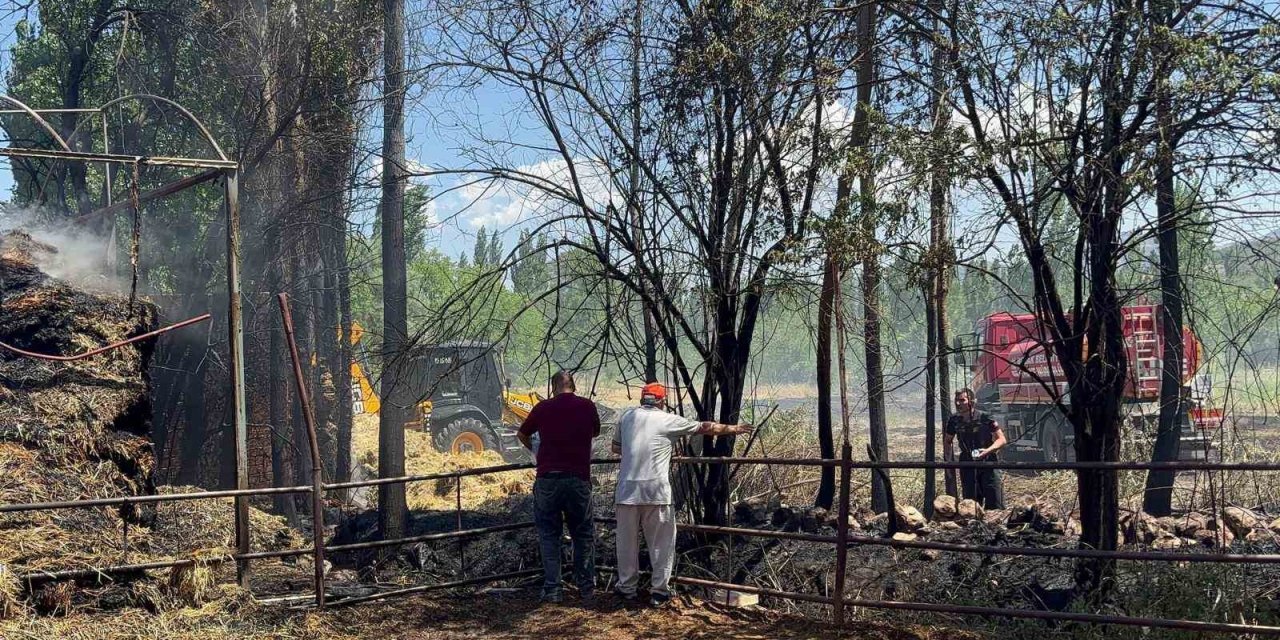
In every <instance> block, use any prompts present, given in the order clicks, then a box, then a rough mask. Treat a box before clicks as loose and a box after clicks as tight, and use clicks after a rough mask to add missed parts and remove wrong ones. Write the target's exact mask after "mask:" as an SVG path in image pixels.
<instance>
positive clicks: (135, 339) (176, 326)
mask: <svg viewBox="0 0 1280 640" xmlns="http://www.w3.org/2000/svg"><path fill="white" fill-rule="evenodd" d="M209 318H210V314H208V313H206V314H204V315H201V316H196V317H194V318H191V319H190V320H183V321H182V322H179V323H177V324H171V325H169V326H167V327H162V328H160V329H156V330H155V331H151V332H148V333H144V334H142V335H140V336H134V337H132V338H129V339H127V340H121V341H119V342H113V343H111V344H109V345H107V346H105V347H99V348H97V349H94V350H92V351H86V352H84V353H81V354H79V355H74V356H52V355H49V354H47V353H35V352H34V351H27V350H25V349H19V348H17V347H15V346H13V345H8V344H5V343H3V342H0V348H3V349H5V350H6V351H11V352H13V353H16V354H18V355H20V356H26V357H28V358H36V359H39V360H52V361H53V362H74V361H76V360H83V359H85V358H89V357H92V356H96V355H98V354H100V353H104V352H107V351H110V350H112V349H115V348H117V347H123V346H125V345H127V344H133V343H134V342H138V341H140V340H146V339H147V338H153V337H155V336H158V335H160V334H162V333H165V332H167V331H173V330H174V329H181V328H182V327H185V326H187V325H192V324H195V323H197V322H204V321H205V320H208V319H209Z"/></svg>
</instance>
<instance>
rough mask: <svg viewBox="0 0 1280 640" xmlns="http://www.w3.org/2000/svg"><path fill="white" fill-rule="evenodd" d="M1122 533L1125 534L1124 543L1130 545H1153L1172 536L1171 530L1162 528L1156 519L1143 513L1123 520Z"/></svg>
mask: <svg viewBox="0 0 1280 640" xmlns="http://www.w3.org/2000/svg"><path fill="white" fill-rule="evenodd" d="M1120 532H1121V534H1123V535H1122V537H1123V539H1124V542H1126V543H1128V544H1151V543H1153V542H1155V541H1156V540H1158V539H1160V538H1164V537H1168V536H1169V535H1172V534H1171V532H1170V530H1168V529H1165V528H1163V527H1161V526H1160V523H1159V521H1158V520H1157V519H1156V518H1154V517H1152V516H1151V514H1149V513H1146V512H1143V511H1139V512H1137V513H1131V514H1129V515H1127V516H1125V517H1124V518H1122V519H1121V520H1120Z"/></svg>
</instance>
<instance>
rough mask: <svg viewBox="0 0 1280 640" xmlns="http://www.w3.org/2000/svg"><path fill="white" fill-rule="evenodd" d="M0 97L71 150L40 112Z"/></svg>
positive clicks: (62, 145)
mask: <svg viewBox="0 0 1280 640" xmlns="http://www.w3.org/2000/svg"><path fill="white" fill-rule="evenodd" d="M0 99H3V100H5V101H7V102H9V103H10V104H12V105H13V106H15V107H17V108H18V109H21V110H22V111H23V112H24V113H26V114H27V115H29V116H31V119H32V120H35V121H36V124H38V125H40V128H41V129H44V130H45V132H46V133H48V134H49V135H50V136H53V140H54V142H57V143H58V146H61V147H62V150H63V151H71V147H69V146H67V141H66V140H63V139H62V136H60V135H58V132H57V131H55V130H54V128H53V126H52V125H50V124H49V121H48V120H45V119H44V118H42V117H40V114H38V113H36V112H35V110H34V109H32V108H31V107H28V106H27V105H25V104H23V102H22V101H21V100H19V99H17V98H15V97H13V96H11V95H8V94H0ZM225 159H226V158H225V157H224V158H223V160H225Z"/></svg>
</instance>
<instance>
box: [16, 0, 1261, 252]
mask: <svg viewBox="0 0 1280 640" xmlns="http://www.w3.org/2000/svg"><path fill="white" fill-rule="evenodd" d="M3 6H5V5H0V7H3ZM22 15H23V14H22V13H19V12H11V11H5V10H0V85H3V82H4V77H3V74H4V73H5V72H7V69H8V66H9V60H10V48H11V47H12V45H13V43H14V40H15V33H14V32H15V26H16V24H17V21H18V20H19V19H20V18H21V17H22ZM429 35H430V34H423V33H421V32H419V33H411V35H410V37H411V38H414V37H417V38H422V37H429ZM524 104H525V96H524V95H523V94H521V93H517V92H513V91H512V90H510V89H506V88H501V87H495V86H493V85H491V84H481V85H477V86H473V87H468V88H467V89H466V90H457V91H448V90H444V89H428V90H424V89H423V88H421V87H414V88H412V89H411V93H410V95H409V99H408V101H407V104H406V157H407V159H408V165H409V167H410V169H411V170H414V171H428V170H438V169H447V168H454V167H458V166H462V165H465V164H467V158H466V157H465V155H464V150H465V149H467V148H469V147H472V148H473V147H475V146H476V145H477V140H476V138H475V133H476V132H479V133H480V134H481V135H482V136H483V138H484V139H488V140H510V141H513V142H515V143H516V144H537V143H538V142H539V141H540V139H541V137H542V135H541V132H540V126H539V125H538V124H537V123H534V122H531V121H530V120H529V119H528V116H527V115H525V114H524V113H523V109H524ZM31 106H33V107H36V108H40V107H50V106H54V105H31ZM196 115H197V116H199V115H200V114H196ZM380 127H381V119H380V113H375V114H374V117H373V118H372V119H371V121H370V122H368V123H367V127H366V130H365V134H364V135H365V136H366V141H365V144H364V146H365V147H366V148H369V149H377V148H378V143H379V141H380ZM495 149H496V147H495ZM549 161H553V162H549ZM515 162H516V163H517V164H521V165H522V167H523V168H525V169H528V170H530V171H532V172H535V173H540V174H542V175H553V174H554V172H555V171H556V170H557V168H558V167H562V164H557V163H558V160H556V159H555V158H554V156H553V155H552V154H551V152H549V151H541V152H537V153H532V152H523V153H522V154H518V155H516V156H515ZM361 171H362V174H363V175H364V176H365V177H366V178H367V179H368V180H369V183H370V184H371V185H376V179H377V177H378V175H379V173H380V160H379V159H378V158H377V157H376V156H373V157H370V158H368V159H367V161H366V164H365V166H364V167H362V168H361ZM411 180H412V182H414V183H418V184H425V185H427V186H428V188H429V190H430V191H431V192H432V193H433V194H435V196H436V197H435V198H434V199H433V200H432V202H431V203H430V205H429V210H428V213H429V215H430V217H431V219H433V220H434V221H435V222H436V224H434V225H433V226H432V228H431V230H430V232H429V234H428V237H427V246H428V248H432V249H437V250H439V251H441V252H443V253H445V254H446V255H449V256H451V257H455V258H456V257H457V256H458V255H460V254H463V253H465V254H468V255H469V254H470V253H471V251H472V247H473V246H474V243H475V237H476V234H477V232H478V231H479V229H480V228H481V227H482V226H483V227H484V228H485V229H486V230H487V231H488V232H490V233H492V232H493V230H494V229H499V230H501V231H502V233H503V240H504V248H505V249H507V250H510V249H511V248H512V247H513V246H514V245H515V243H516V241H517V238H518V235H519V230H520V228H521V227H522V226H523V225H525V224H527V222H528V220H527V218H528V216H529V215H530V213H531V208H532V207H536V205H537V203H536V199H534V198H531V197H528V196H527V195H526V193H525V192H526V191H527V190H525V189H516V188H501V187H492V185H491V186H490V187H489V188H485V187H484V186H482V185H479V184H468V182H470V179H469V178H466V177H462V176H435V177H430V178H427V177H415V178H412V179H411ZM597 184H598V185H599V190H603V189H604V187H603V184H602V183H599V182H597ZM12 185H13V176H12V173H11V171H10V170H9V162H8V160H7V159H5V158H0V194H8V193H9V192H10V191H11V189H12ZM369 195H372V196H373V198H372V200H376V187H375V188H374V189H372V190H371V192H370V194H369ZM0 197H3V195H0ZM593 197H597V198H605V199H607V198H608V197H609V194H607V193H598V194H595V195H594V196H593ZM965 197H966V196H964V195H963V192H961V191H958V192H957V209H958V213H957V220H958V225H957V226H958V227H959V228H964V227H966V226H973V227H977V228H982V227H984V226H989V225H987V224H984V222H983V220H982V219H981V216H982V215H983V214H981V212H980V211H979V209H978V208H977V207H976V206H974V205H972V204H970V203H967V202H966V201H965ZM366 200H369V199H368V198H366ZM1270 200H1271V201H1270V202H1266V203H1259V205H1258V206H1259V207H1260V208H1266V209H1272V210H1275V209H1280V204H1278V203H1277V202H1275V198H1274V197H1272V198H1270ZM374 215H375V211H374V210H373V208H372V207H367V208H365V209H364V210H361V211H357V212H356V213H355V215H354V216H353V222H354V223H355V224H357V225H361V226H364V225H369V224H371V222H372V219H373V216H374ZM1257 226H1258V225H1256V224H1255V225H1248V226H1247V228H1254V227H1257ZM1263 226H1267V227H1269V228H1274V227H1275V225H1274V224H1269V223H1268V224H1265V225H1263ZM985 242H986V238H980V239H975V240H974V244H985ZM1012 244H1014V238H1013V236H1012V234H1010V233H1007V232H1006V233H1004V234H1001V235H998V236H997V237H996V245H997V246H998V247H1000V248H1001V249H1007V248H1009V247H1010V246H1011V245H1012Z"/></svg>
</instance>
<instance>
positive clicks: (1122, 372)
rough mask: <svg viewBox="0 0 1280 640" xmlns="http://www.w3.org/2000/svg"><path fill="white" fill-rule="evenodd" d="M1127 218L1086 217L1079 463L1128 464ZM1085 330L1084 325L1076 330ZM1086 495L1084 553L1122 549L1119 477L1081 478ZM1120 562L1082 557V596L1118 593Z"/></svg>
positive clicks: (1096, 599)
mask: <svg viewBox="0 0 1280 640" xmlns="http://www.w3.org/2000/svg"><path fill="white" fill-rule="evenodd" d="M1107 186H1108V187H1109V189H1107V191H1106V193H1107V199H1108V200H1109V201H1108V202H1105V203H1103V204H1101V205H1100V206H1099V209H1101V208H1102V207H1115V206H1119V205H1118V204H1117V203H1118V201H1119V200H1120V198H1119V196H1118V195H1117V193H1118V192H1119V191H1120V188H1119V185H1115V184H1111V185H1107ZM1113 220H1119V216H1118V215H1115V214H1113V213H1111V212H1110V211H1102V210H1095V211H1091V212H1086V213H1085V214H1084V215H1083V216H1082V221H1083V223H1084V225H1085V229H1086V233H1087V234H1088V236H1089V238H1088V241H1089V245H1090V246H1091V247H1092V248H1093V251H1091V252H1090V254H1089V257H1088V268H1089V288H1090V292H1089V300H1090V302H1091V303H1092V308H1091V309H1090V311H1089V312H1088V313H1087V315H1086V318H1085V325H1084V334H1085V341H1084V344H1086V345H1087V347H1086V348H1087V350H1088V352H1087V353H1085V354H1084V355H1085V358H1084V361H1083V362H1082V363H1081V364H1080V365H1078V366H1077V367H1075V369H1076V371H1077V372H1078V373H1079V375H1078V376H1077V377H1076V378H1075V379H1074V380H1070V382H1071V389H1072V393H1071V418H1072V427H1073V428H1074V431H1075V437H1076V441H1075V446H1076V459H1077V460H1080V461H1082V462H1098V461H1108V462H1109V461H1114V460H1118V459H1119V457H1120V419H1121V416H1120V403H1121V398H1122V396H1123V393H1124V385H1125V380H1126V378H1127V374H1126V372H1127V371H1128V363H1127V362H1126V357H1125V346H1124V334H1123V321H1122V318H1121V311H1120V300H1119V296H1118V295H1117V292H1116V289H1115V282H1114V277H1113V268H1114V267H1113V265H1114V262H1113V261H1114V257H1115V248H1116V240H1115V237H1116V229H1115V226H1114V223H1113V222H1112V221H1113ZM1076 324H1077V326H1078V325H1079V322H1077V323H1076ZM1072 351H1074V349H1072V348H1071V347H1070V346H1060V348H1059V355H1058V357H1059V358H1060V359H1061V361H1065V360H1066V359H1067V358H1070V357H1074V358H1076V359H1077V360H1076V361H1077V362H1080V361H1079V358H1080V354H1079V352H1075V353H1072ZM1076 477H1077V485H1078V489H1079V495H1080V503H1079V504H1080V528H1081V534H1080V546H1081V548H1086V549H1097V550H1102V551H1113V550H1115V549H1116V546H1117V542H1118V540H1117V535H1116V531H1117V528H1118V526H1119V509H1120V505H1119V499H1120V487H1119V481H1118V477H1117V475H1116V472H1115V471H1110V470H1094V471H1087V470H1081V471H1079V472H1077V476H1076ZM1114 576H1115V561H1114V560H1110V559H1102V558H1082V559H1080V561H1079V562H1077V564H1076V590H1077V592H1078V593H1079V594H1080V595H1082V596H1084V597H1086V598H1087V600H1088V601H1089V602H1091V603H1092V604H1100V603H1102V602H1104V601H1105V600H1106V599H1107V597H1108V596H1109V595H1110V593H1111V591H1112V589H1113V588H1114V586H1115V584H1114Z"/></svg>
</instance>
